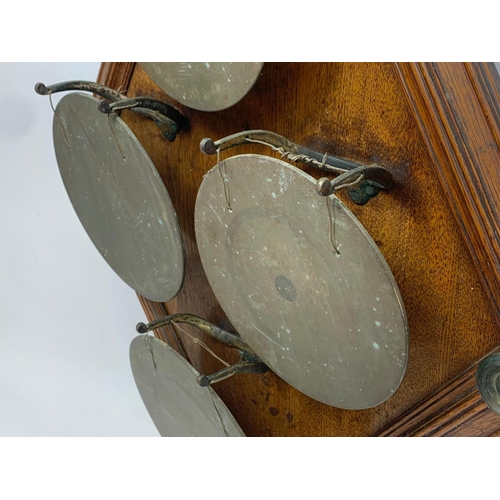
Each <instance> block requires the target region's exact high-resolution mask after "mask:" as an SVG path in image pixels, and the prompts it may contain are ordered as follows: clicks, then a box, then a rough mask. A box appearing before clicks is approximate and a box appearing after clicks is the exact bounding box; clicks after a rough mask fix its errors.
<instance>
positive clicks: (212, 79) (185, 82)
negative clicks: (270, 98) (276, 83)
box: [141, 62, 264, 111]
mask: <svg viewBox="0 0 500 500" xmlns="http://www.w3.org/2000/svg"><path fill="white" fill-rule="evenodd" d="M263 65H264V63H255V62H243V63H242V62H233V63H231V62H226V63H221V62H211V63H208V62H190V63H188V62H143V63H141V66H142V68H143V69H144V71H145V72H146V73H147V74H148V75H149V76H150V77H151V79H152V80H153V81H154V82H155V83H156V84H157V85H158V86H159V87H160V88H161V89H162V90H163V91H165V93H166V94H168V95H169V96H170V97H172V98H174V99H175V100H176V101H178V102H180V103H181V104H183V105H184V106H187V107H188V108H193V109H197V110H199V111H221V110H223V109H226V108H229V107H230V106H233V105H234V104H236V103H237V102H238V101H240V100H241V99H243V97H245V96H246V95H247V93H248V92H249V91H250V89H251V88H252V87H253V85H254V83H255V80H257V77H258V76H259V75H260V72H261V70H262V66H263Z"/></svg>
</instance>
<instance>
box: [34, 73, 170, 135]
mask: <svg viewBox="0 0 500 500" xmlns="http://www.w3.org/2000/svg"><path fill="white" fill-rule="evenodd" d="M69 90H84V91H87V92H92V93H93V94H96V95H100V96H101V97H104V98H105V99H108V100H110V101H111V102H115V101H122V100H124V99H125V98H126V97H125V96H124V95H122V94H120V93H119V92H116V90H113V89H110V88H109V87H106V86H104V85H101V84H99V83H95V82H89V81H86V80H71V81H68V82H61V83H56V84H54V85H49V86H48V87H47V86H46V85H45V84H44V83H41V82H39V83H37V84H36V85H35V92H36V93H37V94H40V95H48V96H50V95H51V94H56V93H57V92H67V91H69ZM130 111H133V112H134V113H138V114H139V115H142V116H145V117H147V118H150V119H151V120H153V121H154V122H155V123H156V126H157V127H158V128H159V129H160V130H161V131H162V134H163V136H164V137H165V138H166V139H167V140H169V141H173V140H174V139H175V136H176V135H177V133H178V132H179V130H180V125H178V124H177V123H175V122H174V121H172V120H171V119H170V118H168V116H165V115H163V114H161V113H159V112H158V111H156V110H152V109H146V108H140V107H134V108H130Z"/></svg>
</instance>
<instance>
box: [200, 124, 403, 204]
mask: <svg viewBox="0 0 500 500" xmlns="http://www.w3.org/2000/svg"><path fill="white" fill-rule="evenodd" d="M252 143H257V144H261V145H266V146H268V147H270V148H271V149H272V150H273V151H275V152H277V153H279V154H280V155H281V159H286V160H288V161H291V162H299V163H304V164H306V165H310V166H312V167H314V168H318V169H320V170H325V171H326V172H330V173H333V174H335V175H339V174H342V175H341V178H340V179H337V180H336V181H335V182H337V185H341V184H344V181H346V182H345V184H346V187H347V186H349V184H348V182H349V181H348V180H347V179H350V180H352V176H351V174H350V173H349V172H351V173H356V172H362V173H363V177H362V178H360V179H359V181H360V182H359V184H358V183H357V182H356V183H355V184H356V188H353V189H349V196H350V197H351V199H352V200H353V201H354V203H357V204H358V205H364V204H365V203H367V202H368V201H369V200H370V199H371V198H373V197H374V196H376V195H377V194H378V193H379V192H380V190H381V189H390V188H391V187H392V183H393V177H392V172H391V171H390V170H388V169H386V168H384V167H381V166H379V165H376V164H372V165H360V164H358V163H354V162H352V161H349V160H345V159H344V158H339V157H337V156H332V155H329V154H328V153H319V152H318V151H314V150H313V149H309V148H306V147H304V146H301V145H300V144H297V143H295V142H292V141H290V140H289V139H287V138H286V137H283V136H281V135H279V134H276V133H274V132H269V131H268V130H245V131H243V132H238V133H236V134H232V135H229V136H227V137H224V138H222V139H219V140H218V141H213V140H212V139H210V138H208V137H207V138H205V139H203V140H202V141H201V142H200V150H201V151H202V153H205V154H207V155H214V154H217V153H218V152H221V151H224V150H226V149H229V148H233V147H235V146H240V145H242V144H252ZM333 187H334V186H332V190H330V192H328V193H324V192H323V193H322V194H325V195H328V196H329V195H330V194H332V193H333V192H334V191H335V190H334V189H333Z"/></svg>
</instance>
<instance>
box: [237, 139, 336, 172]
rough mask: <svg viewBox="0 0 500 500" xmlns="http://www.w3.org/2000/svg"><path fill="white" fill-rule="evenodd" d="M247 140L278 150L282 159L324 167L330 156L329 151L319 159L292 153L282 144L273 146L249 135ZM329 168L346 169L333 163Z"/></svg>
mask: <svg viewBox="0 0 500 500" xmlns="http://www.w3.org/2000/svg"><path fill="white" fill-rule="evenodd" d="M245 140H246V141H247V142H255V143H257V144H262V145H263V146H268V147H270V148H271V149H272V150H273V151H276V153H279V154H280V155H281V159H282V160H289V161H292V162H301V163H310V164H312V165H316V166H317V167H319V168H321V169H324V168H325V166H326V160H327V157H328V153H325V155H324V156H323V160H321V161H318V160H316V159H315V158H311V157H309V156H307V155H302V154H297V153H292V152H291V151H287V150H286V149H284V148H283V147H282V146H273V145H272V144H269V143H268V142H264V141H259V140H257V139H250V138H249V137H247V138H246V139H245ZM328 170H334V171H336V172H339V173H341V174H343V173H344V172H345V170H343V169H341V168H337V167H333V166H332V165H328Z"/></svg>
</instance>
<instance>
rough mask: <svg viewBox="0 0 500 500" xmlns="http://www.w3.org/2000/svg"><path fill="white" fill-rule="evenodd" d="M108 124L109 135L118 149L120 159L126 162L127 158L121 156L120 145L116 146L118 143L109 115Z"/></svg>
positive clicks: (109, 115)
mask: <svg viewBox="0 0 500 500" xmlns="http://www.w3.org/2000/svg"><path fill="white" fill-rule="evenodd" d="M108 124H109V128H110V129H111V135H112V136H113V140H114V141H115V144H116V147H117V148H118V151H119V152H120V154H121V156H122V158H123V159H124V160H126V159H127V158H125V155H124V154H123V151H122V149H121V148H120V145H119V144H118V141H117V139H116V135H115V131H114V129H113V125H112V124H111V113H109V114H108Z"/></svg>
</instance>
